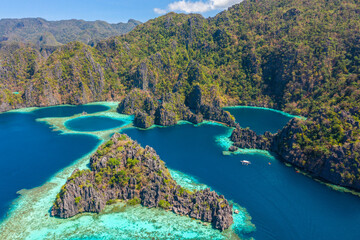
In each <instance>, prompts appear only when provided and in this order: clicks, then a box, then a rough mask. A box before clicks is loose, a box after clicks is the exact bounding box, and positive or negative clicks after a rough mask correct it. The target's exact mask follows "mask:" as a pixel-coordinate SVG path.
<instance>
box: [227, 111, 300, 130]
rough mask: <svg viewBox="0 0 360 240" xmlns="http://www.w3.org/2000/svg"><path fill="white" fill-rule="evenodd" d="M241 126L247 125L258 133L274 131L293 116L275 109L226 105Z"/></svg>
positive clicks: (245, 126)
mask: <svg viewBox="0 0 360 240" xmlns="http://www.w3.org/2000/svg"><path fill="white" fill-rule="evenodd" d="M224 110H226V111H229V112H230V113H231V114H232V115H233V116H234V117H235V119H236V122H238V123H239V124H240V126H241V127H243V128H247V127H249V128H250V129H252V130H253V131H255V132H256V133H258V134H263V133H265V132H266V131H269V132H271V133H276V132H277V131H278V130H279V129H281V128H282V127H283V126H285V125H286V123H287V122H288V121H290V119H291V118H292V117H293V116H291V115H288V114H284V113H281V112H280V111H276V110H267V109H264V108H252V107H227V108H224Z"/></svg>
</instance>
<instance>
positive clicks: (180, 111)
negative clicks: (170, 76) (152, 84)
mask: <svg viewBox="0 0 360 240" xmlns="http://www.w3.org/2000/svg"><path fill="white" fill-rule="evenodd" d="M206 99H207V98H206V97H204V96H203V90H202V89H201V88H200V86H198V85H196V86H195V87H194V88H193V90H192V91H191V92H190V93H189V94H188V95H187V96H186V97H183V95H182V94H179V93H177V92H174V93H167V94H165V95H163V96H162V97H161V98H160V99H157V98H156V97H155V96H154V95H153V94H152V93H151V92H149V91H144V90H140V89H135V90H133V91H132V92H130V93H129V94H128V95H127V96H126V97H125V98H124V99H123V100H122V101H121V102H120V104H119V106H118V109H117V110H118V112H120V113H124V114H134V115H135V119H134V125H135V126H137V127H140V128H148V127H150V126H152V125H153V124H156V125H160V126H171V125H175V124H176V123H177V122H178V121H179V120H186V121H189V122H191V123H194V124H197V123H201V122H202V121H203V120H213V121H217V122H221V123H225V124H227V125H228V126H230V127H234V126H237V124H236V123H235V120H234V117H233V116H232V115H231V114H230V113H229V112H227V111H224V110H223V109H221V108H220V102H219V100H218V99H217V96H216V95H212V99H211V100H209V99H207V100H209V101H206Z"/></svg>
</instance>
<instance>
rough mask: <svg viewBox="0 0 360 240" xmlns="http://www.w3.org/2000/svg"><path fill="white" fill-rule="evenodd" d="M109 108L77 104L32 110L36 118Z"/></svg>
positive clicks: (64, 115) (71, 114) (100, 110)
mask: <svg viewBox="0 0 360 240" xmlns="http://www.w3.org/2000/svg"><path fill="white" fill-rule="evenodd" d="M109 109H110V108H109V107H107V106H104V105H78V106H56V107H47V108H40V109H37V110H35V111H33V112H32V114H34V115H35V116H36V118H50V117H71V116H74V115H76V114H80V113H83V112H86V113H88V114H91V113H97V112H103V111H107V110H109Z"/></svg>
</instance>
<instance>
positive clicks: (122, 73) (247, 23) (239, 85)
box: [0, 0, 360, 179]
mask: <svg viewBox="0 0 360 240" xmlns="http://www.w3.org/2000/svg"><path fill="white" fill-rule="evenodd" d="M359 76H360V2H359V0H343V1H339V0H296V1H295V0H248V1H243V2H242V3H240V4H237V5H234V6H233V7H231V8H229V9H228V10H227V11H224V12H222V13H220V14H218V15H217V16H215V17H213V18H207V19H206V18H203V17H202V16H201V15H196V14H190V15H185V14H175V13H169V14H167V15H164V16H161V17H159V18H156V19H153V20H150V21H148V22H147V23H144V24H142V25H139V26H137V27H136V28H135V29H134V30H133V31H131V32H130V33H128V34H126V35H123V36H119V37H113V38H110V39H108V40H105V41H101V42H99V43H98V44H97V45H96V46H95V47H90V46H87V45H85V44H82V43H80V42H72V43H69V44H67V45H64V46H61V47H59V48H57V49H56V50H44V49H43V50H40V51H39V50H35V49H34V48H32V47H31V46H28V45H19V44H6V45H2V46H1V48H0V90H1V92H0V110H2V111H5V110H9V109H12V108H19V107H23V106H47V105H55V104H62V103H70V104H80V103H86V102H90V101H98V100H120V99H122V98H123V97H124V96H125V95H126V94H127V93H128V92H129V91H130V90H131V89H133V88H141V89H143V90H148V91H150V92H152V93H153V94H154V95H156V96H161V95H163V94H164V93H167V92H171V91H174V90H176V91H177V92H180V93H183V94H184V95H185V94H188V93H189V92H190V91H191V89H192V87H193V86H194V85H200V86H201V87H202V88H204V89H210V87H211V86H215V87H216V88H217V90H218V92H220V94H221V101H222V104H223V105H235V104H237V105H252V106H264V107H271V108H276V109H281V110H284V111H286V112H289V113H292V114H298V115H302V116H305V117H308V120H307V121H299V124H302V126H303V128H304V134H305V135H303V136H301V137H300V136H299V137H298V141H299V146H300V147H301V148H302V149H304V151H305V149H307V150H306V151H310V150H309V149H310V148H311V149H316V151H317V152H320V153H321V154H328V151H330V150H331V149H332V148H333V146H346V145H347V144H346V143H351V144H352V146H353V145H354V146H355V147H354V148H353V149H355V150H354V151H360V150H359V149H360V140H359V117H360V115H359V104H360V77H359ZM13 92H19V94H14V93H13ZM319 112H322V113H324V114H322V115H321V117H317V115H319ZM344 116H346V117H344ZM344 119H345V120H344ZM324 123H326V124H327V125H326V126H327V127H326V129H324V127H323V126H325V125H322V124H324ZM356 149H357V150H356ZM311 151H312V150H311ZM314 151H315V150H314ZM312 154H313V153H312ZM313 155H314V156H315V157H316V154H313ZM351 164H352V165H353V164H355V165H356V166H357V167H356V168H357V169H360V159H359V157H358V154H354V158H352V160H351ZM352 168H353V167H352ZM344 169H345V170H344V171H347V170H346V167H345V168H344ZM351 174H352V175H353V176H355V177H356V178H358V179H360V174H359V173H353V171H352V172H351Z"/></svg>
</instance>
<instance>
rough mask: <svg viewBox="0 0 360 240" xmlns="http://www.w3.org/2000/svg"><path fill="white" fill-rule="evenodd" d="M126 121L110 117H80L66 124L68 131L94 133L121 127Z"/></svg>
mask: <svg viewBox="0 0 360 240" xmlns="http://www.w3.org/2000/svg"><path fill="white" fill-rule="evenodd" d="M124 124H125V122H124V121H121V120H117V119H113V118H109V117H98V116H91V117H79V118H75V119H71V120H68V121H66V122H65V126H66V127H67V128H68V129H71V130H74V131H80V132H94V131H101V130H108V129H113V128H118V127H121V126H123V125H124Z"/></svg>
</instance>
